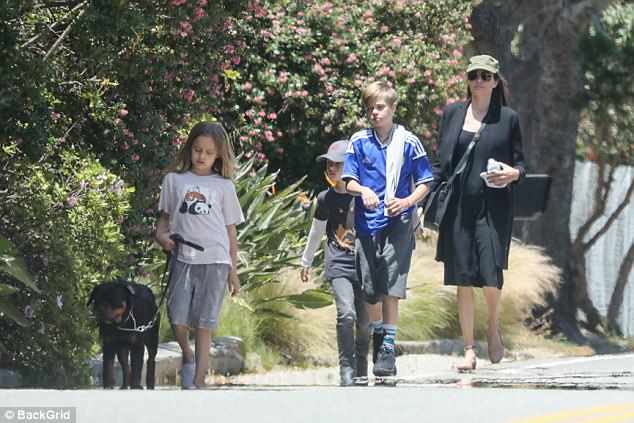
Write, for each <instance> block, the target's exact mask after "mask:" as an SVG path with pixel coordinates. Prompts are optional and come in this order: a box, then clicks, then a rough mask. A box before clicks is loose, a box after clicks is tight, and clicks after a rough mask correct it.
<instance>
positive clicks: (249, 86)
mask: <svg viewBox="0 0 634 423" xmlns="http://www.w3.org/2000/svg"><path fill="white" fill-rule="evenodd" d="M244 88H246V89H247V90H249V91H251V89H253V84H252V83H250V82H246V83H245V84H244Z"/></svg>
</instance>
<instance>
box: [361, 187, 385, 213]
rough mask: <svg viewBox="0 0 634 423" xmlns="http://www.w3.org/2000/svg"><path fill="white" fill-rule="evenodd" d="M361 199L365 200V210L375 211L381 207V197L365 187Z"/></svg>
mask: <svg viewBox="0 0 634 423" xmlns="http://www.w3.org/2000/svg"><path fill="white" fill-rule="evenodd" d="M361 199H362V200H363V205H364V206H365V208H366V209H368V210H370V211H374V210H376V208H377V207H379V204H380V201H379V197H378V196H377V195H376V194H375V192H374V191H372V190H371V189H370V188H367V187H363V190H362V191H361Z"/></svg>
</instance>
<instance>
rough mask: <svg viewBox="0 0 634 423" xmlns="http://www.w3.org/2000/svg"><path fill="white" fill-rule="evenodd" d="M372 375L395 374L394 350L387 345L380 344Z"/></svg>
mask: <svg viewBox="0 0 634 423" xmlns="http://www.w3.org/2000/svg"><path fill="white" fill-rule="evenodd" d="M372 372H373V373H374V376H395V375H396V352H395V351H394V349H393V348H390V347H388V346H387V345H381V348H380V349H379V354H378V356H377V359H376V363H374V369H373V370H372Z"/></svg>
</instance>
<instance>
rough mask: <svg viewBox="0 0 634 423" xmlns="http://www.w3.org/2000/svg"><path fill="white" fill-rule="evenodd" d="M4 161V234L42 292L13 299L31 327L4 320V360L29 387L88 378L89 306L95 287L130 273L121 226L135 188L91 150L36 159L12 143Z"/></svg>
mask: <svg viewBox="0 0 634 423" xmlns="http://www.w3.org/2000/svg"><path fill="white" fill-rule="evenodd" d="M0 162H3V163H6V165H5V166H4V168H3V170H2V174H1V176H0V190H1V191H3V192H8V193H10V195H7V196H6V201H3V202H2V204H1V205H0V215H2V227H1V231H2V234H3V235H4V236H6V238H8V239H9V240H10V241H11V242H12V243H13V244H14V245H15V249H16V251H17V252H18V253H19V254H20V255H21V256H22V257H24V258H25V260H26V267H27V268H28V270H29V271H30V272H31V273H32V274H33V276H34V280H35V284H36V285H37V287H38V288H39V290H40V292H39V293H38V292H34V291H31V290H21V289H20V287H19V286H17V285H16V284H15V281H14V280H13V279H12V278H8V277H5V276H3V275H2V274H0V278H2V279H1V280H0V282H2V283H5V284H8V285H13V286H16V287H17V288H18V292H16V294H15V304H16V306H17V307H18V309H20V310H21V311H23V313H24V315H25V317H26V318H27V320H28V321H29V322H30V323H31V324H30V325H29V326H28V327H27V328H23V327H19V326H18V325H17V323H15V322H13V321H11V320H8V319H1V320H0V333H2V334H3V341H4V344H5V346H6V348H7V350H8V352H6V353H4V354H3V355H2V362H3V363H4V364H5V365H9V366H11V367H14V368H18V369H21V370H22V371H23V372H24V374H25V376H26V380H27V383H28V384H29V385H37V386H38V387H45V386H54V387H70V386H75V385H77V384H83V383H87V381H88V379H87V378H88V363H89V358H90V354H91V350H92V346H93V344H94V341H95V332H94V327H95V325H94V324H93V322H92V319H91V317H90V313H89V310H88V308H87V307H86V299H87V294H88V293H89V291H90V289H91V288H92V286H93V285H94V284H96V283H98V282H101V281H103V280H105V279H109V278H112V277H114V276H117V275H121V274H122V273H124V272H126V271H127V268H126V265H127V262H126V261H125V260H124V259H123V258H124V256H125V254H126V249H125V245H124V243H123V240H124V236H123V233H122V231H121V228H120V223H121V222H122V221H123V218H124V216H125V213H126V212H127V210H129V207H130V204H129V201H128V198H129V195H130V192H131V189H130V188H127V187H125V186H124V184H123V182H122V181H121V179H120V178H118V177H116V176H115V175H113V174H111V173H109V172H107V171H106V170H105V169H104V168H103V166H101V165H100V163H99V162H98V161H97V160H96V159H95V158H94V156H93V155H91V154H89V153H86V152H83V151H81V150H76V151H72V150H63V151H56V150H55V149H54V148H50V149H49V151H48V153H47V154H45V155H44V156H43V157H42V158H41V159H40V160H39V161H37V162H34V161H31V160H30V159H29V158H28V157H26V156H25V155H22V154H21V153H20V152H19V151H18V150H17V148H15V146H8V147H4V148H3V149H2V151H0Z"/></svg>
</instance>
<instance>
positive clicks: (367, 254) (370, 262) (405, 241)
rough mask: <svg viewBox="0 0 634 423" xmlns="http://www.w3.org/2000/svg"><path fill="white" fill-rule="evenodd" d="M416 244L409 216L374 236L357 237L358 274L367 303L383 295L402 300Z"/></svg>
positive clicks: (401, 218) (379, 298) (402, 217)
mask: <svg viewBox="0 0 634 423" xmlns="http://www.w3.org/2000/svg"><path fill="white" fill-rule="evenodd" d="M415 243H416V241H415V238H414V231H413V227H412V219H411V214H407V215H402V216H401V217H400V218H398V219H394V221H393V222H391V223H390V225H389V226H388V227H387V228H385V229H383V230H382V231H381V232H379V233H378V234H376V235H374V236H364V237H357V239H356V241H355V249H356V265H357V273H358V276H359V279H360V280H361V283H362V286H363V292H364V293H365V301H366V302H368V303H370V304H376V303H377V302H379V301H381V300H382V298H383V296H384V295H391V296H393V297H398V298H405V289H406V286H407V274H408V273H409V266H410V263H411V261H412V250H414V246H415V245H416V244H415Z"/></svg>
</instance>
